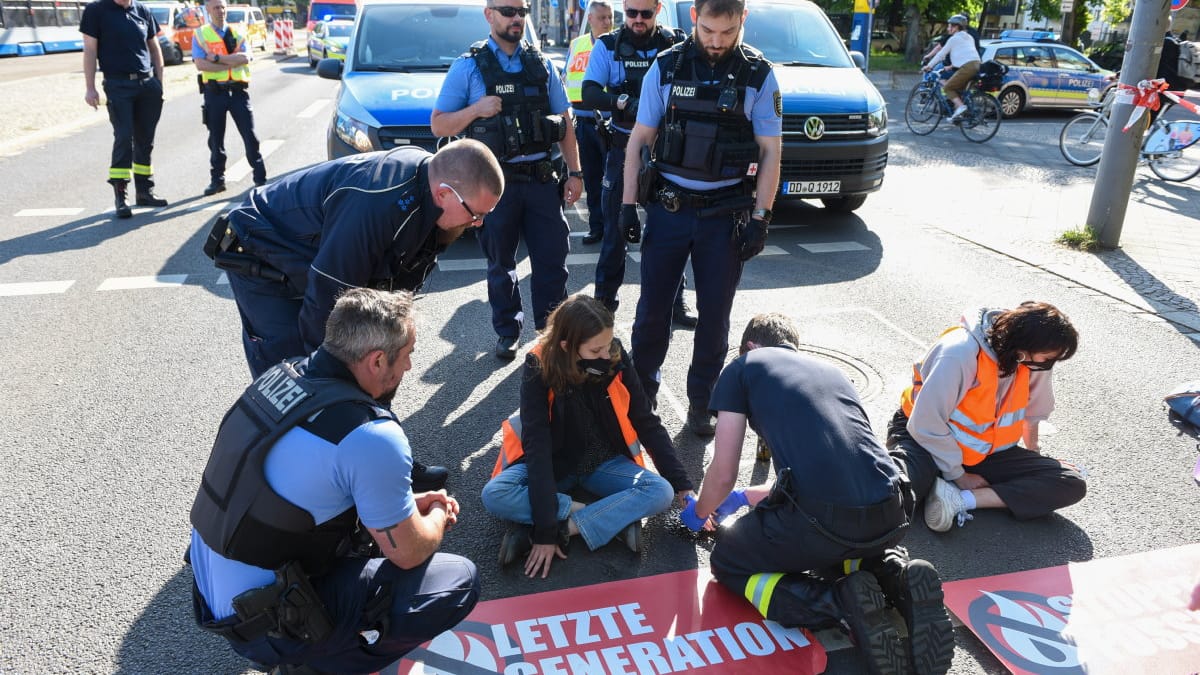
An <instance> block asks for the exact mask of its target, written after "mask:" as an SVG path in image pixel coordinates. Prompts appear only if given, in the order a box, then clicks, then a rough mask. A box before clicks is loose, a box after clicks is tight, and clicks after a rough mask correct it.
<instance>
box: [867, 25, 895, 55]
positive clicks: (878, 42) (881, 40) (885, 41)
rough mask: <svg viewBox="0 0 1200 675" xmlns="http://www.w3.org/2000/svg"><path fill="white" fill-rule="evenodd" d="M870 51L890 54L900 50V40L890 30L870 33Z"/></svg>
mask: <svg viewBox="0 0 1200 675" xmlns="http://www.w3.org/2000/svg"><path fill="white" fill-rule="evenodd" d="M871 49H873V50H875V51H877V52H885V53H888V54H892V53H894V52H898V51H900V49H901V45H900V38H898V37H896V34H895V33H893V32H891V31H890V30H873V31H871Z"/></svg>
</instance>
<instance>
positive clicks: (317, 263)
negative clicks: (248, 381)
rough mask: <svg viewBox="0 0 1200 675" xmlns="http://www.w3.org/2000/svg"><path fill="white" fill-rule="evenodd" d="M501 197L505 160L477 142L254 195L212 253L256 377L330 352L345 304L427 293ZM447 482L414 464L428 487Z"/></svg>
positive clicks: (308, 175)
mask: <svg viewBox="0 0 1200 675" xmlns="http://www.w3.org/2000/svg"><path fill="white" fill-rule="evenodd" d="M503 191H504V177H503V175H502V174H501V172H500V165H499V164H498V163H497V162H496V158H495V157H493V156H492V153H491V151H490V150H488V149H487V148H486V147H484V146H483V145H482V144H480V143H476V142H475V141H469V140H462V141H455V142H453V143H449V144H447V145H446V146H444V147H443V148H441V149H440V150H439V151H438V153H437V154H436V155H430V154H429V153H428V152H426V151H424V150H422V149H420V148H417V147H415V146H404V147H401V148H397V149H395V150H392V151H389V152H371V153H364V154H360V155H350V156H349V157H343V158H341V159H337V160H333V161H330V162H324V163H321V164H317V165H315V166H312V167H310V168H308V169H304V170H303V171H296V172H293V173H291V174H288V175H287V176H285V177H283V178H280V179H279V180H276V181H275V182H273V183H271V184H270V185H267V186H264V187H261V188H255V189H253V190H251V192H250V194H249V196H247V197H246V200H245V201H244V202H243V203H242V204H241V205H240V206H238V207H237V208H235V209H234V210H233V211H231V212H230V213H229V215H228V217H227V218H225V219H219V220H218V224H217V227H216V228H215V229H214V230H213V232H212V233H211V234H210V235H209V239H208V243H207V244H206V246H205V253H208V254H209V256H210V257H212V258H213V259H214V261H215V262H216V264H217V266H218V267H221V268H223V269H226V270H227V271H228V274H229V285H230V286H231V287H232V289H233V299H234V300H235V301H236V302H237V307H238V314H239V315H240V317H241V320H242V346H243V348H244V349H245V352H246V362H247V363H248V364H249V365H250V373H251V375H253V376H254V377H255V378H257V377H259V376H260V375H262V374H263V373H264V372H265V371H266V370H267V369H268V368H270V367H272V366H274V365H276V364H278V363H279V362H280V361H282V360H284V359H287V358H291V357H296V356H305V355H307V354H311V353H312V352H313V350H315V349H316V348H317V347H318V346H320V344H321V342H322V340H324V339H325V321H326V319H327V318H328V316H329V312H330V310H331V309H332V308H333V304H334V300H335V299H336V298H337V296H338V294H339V293H342V292H343V291H345V290H347V289H351V288H361V287H370V288H381V289H385V290H409V291H415V290H418V289H420V287H421V285H422V284H423V283H424V281H425V279H426V277H427V276H428V275H429V273H430V272H431V271H432V269H433V266H434V265H435V264H436V263H437V256H438V254H439V253H441V252H442V251H444V250H445V249H446V247H447V246H449V245H450V244H451V243H452V242H453V241H454V240H455V239H457V238H458V237H459V236H460V235H461V234H462V233H463V231H465V230H466V229H467V228H469V227H475V226H478V225H481V224H482V223H483V218H484V216H486V215H487V214H488V213H489V212H490V211H491V210H492V208H494V207H495V205H496V202H497V201H499V199H500V194H501V193H502V192H503ZM446 477H447V471H446V469H444V468H442V467H426V466H424V465H422V464H421V463H420V462H415V463H414V467H413V481H414V482H415V483H416V484H417V485H418V487H422V488H425V489H437V488H440V487H441V486H442V485H443V484H445V482H446Z"/></svg>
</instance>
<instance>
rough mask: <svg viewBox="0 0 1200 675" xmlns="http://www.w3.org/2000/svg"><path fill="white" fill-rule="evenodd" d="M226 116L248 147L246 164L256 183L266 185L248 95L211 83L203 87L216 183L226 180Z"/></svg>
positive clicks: (239, 89) (265, 175)
mask: <svg viewBox="0 0 1200 675" xmlns="http://www.w3.org/2000/svg"><path fill="white" fill-rule="evenodd" d="M226 115H228V116H229V117H232V118H233V123H234V125H235V126H236V127H237V130H238V134H240V135H241V137H242V143H243V144H244V145H245V146H246V162H247V163H248V164H249V165H250V169H251V170H252V172H253V174H254V183H255V184H256V185H258V184H262V183H265V182H266V181H267V168H266V165H265V164H264V163H263V158H262V153H261V152H260V151H259V148H258V137H257V136H255V135H254V111H253V110H252V109H251V108H250V94H249V92H248V91H246V89H244V88H233V87H222V86H217V85H213V84H208V85H205V87H204V123H205V124H207V125H208V152H209V165H210V167H211V174H212V179H213V181H214V182H218V183H221V182H224V181H225V158H226V155H225V118H226Z"/></svg>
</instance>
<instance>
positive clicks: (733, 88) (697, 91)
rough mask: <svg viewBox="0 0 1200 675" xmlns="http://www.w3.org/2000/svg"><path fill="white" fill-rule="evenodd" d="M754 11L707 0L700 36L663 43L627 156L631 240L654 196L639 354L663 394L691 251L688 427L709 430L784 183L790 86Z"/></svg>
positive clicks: (624, 203)
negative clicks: (765, 46) (784, 93)
mask: <svg viewBox="0 0 1200 675" xmlns="http://www.w3.org/2000/svg"><path fill="white" fill-rule="evenodd" d="M745 18H746V3H745V0H696V4H695V6H694V7H693V8H692V20H693V22H694V23H695V28H694V30H693V33H692V35H691V36H690V37H688V39H687V40H685V41H684V42H682V43H680V44H678V45H675V46H674V47H671V48H670V49H668V50H667V51H665V52H663V53H661V54H660V55H659V56H658V58H657V59H656V60H655V62H654V64H653V65H652V66H650V70H649V71H648V72H647V73H646V75H645V79H644V80H643V82H642V95H641V98H640V99H639V105H638V113H637V124H635V125H634V128H633V132H632V134H630V137H629V146H628V148H627V149H626V155H625V186H624V194H623V196H622V199H621V216H620V221H619V223H620V227H621V229H622V231H623V232H624V233H625V238H626V240H627V241H629V242H631V243H637V242H638V241H640V240H641V238H642V232H641V225H640V224H639V223H638V215H637V207H636V205H635V201H637V202H641V203H642V204H643V205H644V206H645V207H646V235H645V241H644V242H643V243H642V261H641V272H642V295H641V299H640V300H638V307H637V316H636V318H635V319H634V322H633V339H632V347H633V363H634V366H635V367H636V368H637V371H638V376H639V377H640V378H641V380H642V388H643V389H645V390H646V394H647V395H649V396H650V398H651V400H657V396H658V386H659V381H660V374H659V368H660V367H661V366H662V364H663V361H664V360H665V359H666V355H667V347H668V345H669V343H670V340H671V303H672V302H673V301H674V298H675V295H676V292H677V290H678V289H679V282H680V279H682V277H683V270H684V266H685V265H686V264H687V259H688V255H689V254H690V255H691V258H692V269H693V271H694V272H695V281H696V309H697V311H698V312H699V315H700V316H699V323H698V324H697V326H696V335H695V338H694V348H693V350H692V364H691V368H690V369H689V370H688V379H687V396H688V427H689V428H690V429H691V430H692V432H693V433H695V434H697V435H701V436H711V435H712V434H713V426H712V421H711V415H710V414H709V406H708V397H709V395H710V394H711V393H712V388H713V383H715V382H716V381H717V376H718V375H719V374H720V372H721V364H722V363H723V362H724V360H725V353H726V351H727V350H728V348H729V311H730V309H731V308H732V306H733V296H734V293H735V292H736V291H737V285H738V281H739V280H740V279H741V277H742V263H744V262H745V261H747V260H749V259H750V258H752V257H754V256H755V255H758V253H759V252H760V251H762V250H763V246H764V245H765V244H766V240H767V224H768V223H769V222H770V220H771V205H772V204H773V203H774V201H775V191H776V189H778V187H779V158H780V152H781V144H780V138H781V136H782V134H783V109H782V100H781V98H780V95H779V85H778V83H777V82H776V81H775V75H774V73H772V72H771V64H770V62H768V61H767V60H766V59H765V58H763V56H762V54H761V53H760V52H758V50H756V49H754V48H752V47H750V46H748V45H744V44H741V42H740V40H741V35H742V23H743V22H744V21H745ZM646 146H653V148H654V165H655V166H656V167H657V170H658V172H659V177H658V178H652V177H651V175H650V174H649V173H643V172H644V170H645V169H648V168H649V167H648V165H647V162H646V161H645V158H644V157H643V156H642V149H643V147H646ZM639 174H642V175H639ZM639 188H640V190H639ZM639 192H640V194H639ZM751 207H754V210H753V212H750V210H751Z"/></svg>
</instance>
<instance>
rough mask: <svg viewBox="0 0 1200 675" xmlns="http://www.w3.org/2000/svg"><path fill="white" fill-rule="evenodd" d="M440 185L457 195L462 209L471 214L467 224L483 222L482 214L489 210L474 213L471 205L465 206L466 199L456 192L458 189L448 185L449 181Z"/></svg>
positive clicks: (484, 214)
mask: <svg viewBox="0 0 1200 675" xmlns="http://www.w3.org/2000/svg"><path fill="white" fill-rule="evenodd" d="M441 187H444V188H446V189H447V190H449V191H451V192H453V193H454V196H455V197H458V203H459V204H462V207H463V210H465V211H466V212H467V215H469V216H471V221H470V222H469V223H467V224H468V225H474V224H475V223H479V222H483V218H484V216H486V215H487V214H488V213H491V211H488V212H487V213H483V214H479V213H475V212H474V211H472V210H471V207H469V206H467V201H466V200H465V199H463V198H462V195H460V194H458V190H455V189H454V186H453V185H450V184H449V183H442V184H441Z"/></svg>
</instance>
